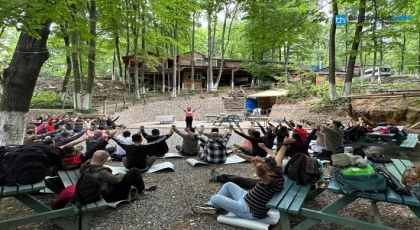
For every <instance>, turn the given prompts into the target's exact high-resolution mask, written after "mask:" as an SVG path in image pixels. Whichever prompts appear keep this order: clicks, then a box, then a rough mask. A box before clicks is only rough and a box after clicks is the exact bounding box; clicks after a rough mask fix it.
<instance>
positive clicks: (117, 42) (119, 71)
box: [115, 32, 124, 82]
mask: <svg viewBox="0 0 420 230" xmlns="http://www.w3.org/2000/svg"><path fill="white" fill-rule="evenodd" d="M115 51H116V52H117V60H118V80H120V81H121V82H124V81H123V79H122V77H123V70H122V63H121V53H120V36H119V34H118V32H116V33H115Z"/></svg>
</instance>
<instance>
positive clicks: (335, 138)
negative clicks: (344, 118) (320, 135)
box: [322, 121, 344, 155]
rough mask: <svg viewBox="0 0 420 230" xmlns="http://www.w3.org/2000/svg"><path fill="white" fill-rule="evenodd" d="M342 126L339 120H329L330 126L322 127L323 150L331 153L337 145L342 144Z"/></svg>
mask: <svg viewBox="0 0 420 230" xmlns="http://www.w3.org/2000/svg"><path fill="white" fill-rule="evenodd" d="M342 126H343V125H342V124H341V122H340V121H331V125H330V127H327V126H324V127H322V130H323V132H324V141H325V150H326V151H327V152H328V153H329V154H331V155H332V154H333V152H334V151H335V150H336V149H337V148H338V147H341V146H343V136H344V132H343V130H342V129H341V127H342Z"/></svg>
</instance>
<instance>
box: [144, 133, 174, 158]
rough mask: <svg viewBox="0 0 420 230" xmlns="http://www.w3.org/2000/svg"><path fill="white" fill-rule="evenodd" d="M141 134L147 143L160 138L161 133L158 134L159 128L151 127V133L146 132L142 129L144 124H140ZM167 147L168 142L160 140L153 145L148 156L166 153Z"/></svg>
mask: <svg viewBox="0 0 420 230" xmlns="http://www.w3.org/2000/svg"><path fill="white" fill-rule="evenodd" d="M140 131H141V135H142V136H143V137H144V138H145V139H146V140H147V143H152V142H155V141H157V140H159V139H161V138H162V137H164V136H162V135H160V131H159V129H153V130H152V135H149V134H147V133H146V132H145V131H144V126H140ZM168 151H169V147H168V144H166V141H162V142H160V143H159V144H157V145H154V146H153V147H152V149H151V150H150V152H149V153H148V156H149V157H151V156H156V157H163V156H164V155H165V154H166V153H168Z"/></svg>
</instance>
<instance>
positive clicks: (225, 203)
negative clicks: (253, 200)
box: [207, 182, 257, 220]
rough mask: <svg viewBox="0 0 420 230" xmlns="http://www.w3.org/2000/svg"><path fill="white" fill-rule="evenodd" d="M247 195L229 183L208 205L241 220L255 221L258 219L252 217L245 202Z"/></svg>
mask: <svg viewBox="0 0 420 230" xmlns="http://www.w3.org/2000/svg"><path fill="white" fill-rule="evenodd" d="M247 193H248V192H247V191H245V190H243V189H242V188H241V187H239V186H238V185H236V184H234V183H232V182H229V183H226V184H224V185H223V187H222V188H221V189H220V191H219V192H218V193H217V194H216V195H214V196H212V197H211V198H210V201H209V202H208V203H207V204H208V205H212V206H214V207H215V208H216V209H224V210H226V211H229V212H231V213H233V214H235V215H237V216H238V217H239V218H243V219H248V220H255V219H257V218H255V217H253V216H252V213H251V210H250V209H249V206H248V204H247V203H246V201H245V195H246V194H247ZM230 197H231V198H230Z"/></svg>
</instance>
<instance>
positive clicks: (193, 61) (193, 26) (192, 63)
mask: <svg viewBox="0 0 420 230" xmlns="http://www.w3.org/2000/svg"><path fill="white" fill-rule="evenodd" d="M196 13H197V12H196V11H194V13H193V18H192V35H191V90H195V58H194V53H195V15H196Z"/></svg>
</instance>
